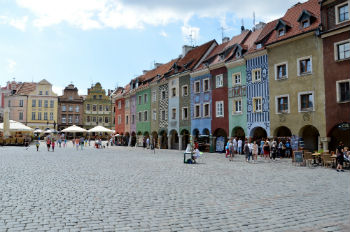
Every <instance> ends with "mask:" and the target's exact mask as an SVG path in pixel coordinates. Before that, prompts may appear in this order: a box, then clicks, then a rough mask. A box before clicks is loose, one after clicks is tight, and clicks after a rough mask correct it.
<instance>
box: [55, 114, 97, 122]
mask: <svg viewBox="0 0 350 232" xmlns="http://www.w3.org/2000/svg"><path fill="white" fill-rule="evenodd" d="M89 121H90V117H89V116H88V122H89ZM61 122H62V123H66V115H64V114H62V119H61Z"/></svg>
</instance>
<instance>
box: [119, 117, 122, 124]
mask: <svg viewBox="0 0 350 232" xmlns="http://www.w3.org/2000/svg"><path fill="white" fill-rule="evenodd" d="M120 124H122V116H121V115H118V125H120Z"/></svg>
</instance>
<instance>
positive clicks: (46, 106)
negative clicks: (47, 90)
mask: <svg viewBox="0 0 350 232" xmlns="http://www.w3.org/2000/svg"><path fill="white" fill-rule="evenodd" d="M44 107H45V108H48V107H49V101H48V100H45V101H44Z"/></svg>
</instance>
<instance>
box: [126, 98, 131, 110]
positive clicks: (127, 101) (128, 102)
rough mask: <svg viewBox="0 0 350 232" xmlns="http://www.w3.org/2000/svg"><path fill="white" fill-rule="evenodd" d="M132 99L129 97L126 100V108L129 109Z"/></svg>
mask: <svg viewBox="0 0 350 232" xmlns="http://www.w3.org/2000/svg"><path fill="white" fill-rule="evenodd" d="M129 106H130V101H129V99H127V100H125V109H129Z"/></svg>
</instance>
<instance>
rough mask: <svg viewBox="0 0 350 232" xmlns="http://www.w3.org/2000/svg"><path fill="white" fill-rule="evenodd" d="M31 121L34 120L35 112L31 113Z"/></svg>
mask: <svg viewBox="0 0 350 232" xmlns="http://www.w3.org/2000/svg"><path fill="white" fill-rule="evenodd" d="M32 120H35V112H32Z"/></svg>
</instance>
